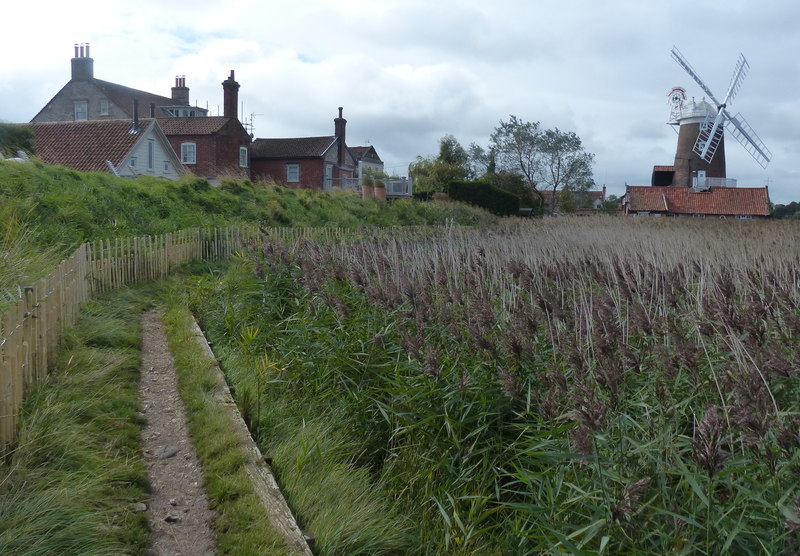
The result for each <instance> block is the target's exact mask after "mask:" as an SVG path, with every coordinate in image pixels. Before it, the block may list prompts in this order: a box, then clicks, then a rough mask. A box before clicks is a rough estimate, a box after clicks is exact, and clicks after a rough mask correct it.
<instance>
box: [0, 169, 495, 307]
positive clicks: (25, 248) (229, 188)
mask: <svg viewBox="0 0 800 556" xmlns="http://www.w3.org/2000/svg"><path fill="white" fill-rule="evenodd" d="M448 219H450V220H451V221H453V222H455V223H458V224H481V223H489V222H493V221H495V220H496V219H495V218H494V217H493V216H491V215H490V214H489V213H487V212H485V211H483V210H479V209H475V208H473V207H470V206H468V205H464V204H461V203H435V202H434V203H419V202H413V201H409V200H404V201H396V202H389V203H381V202H378V201H375V200H369V201H362V200H360V199H359V198H357V197H356V196H355V195H353V194H350V193H341V192H339V193H337V192H334V193H315V192H311V191H306V190H292V189H286V188H283V187H277V186H273V185H266V184H253V183H251V182H249V181H234V180H223V183H222V185H221V186H219V187H212V186H210V185H209V183H208V182H207V181H206V180H204V179H199V178H195V177H191V176H188V177H186V178H184V179H183V180H181V181H179V182H170V181H166V180H161V179H152V178H145V177H142V178H139V179H136V180H125V179H121V178H116V177H114V176H112V175H110V174H104V173H88V174H87V173H82V172H76V171H74V170H67V169H64V168H59V167H54V166H47V165H44V164H41V163H39V162H36V161H34V162H32V163H24V164H23V163H17V162H2V161H0V249H1V250H2V251H1V252H0V253H1V254H0V261H2V264H0V309H1V308H2V302H3V299H4V298H5V299H6V300H7V299H8V297H9V296H12V297H13V295H14V293H13V290H14V288H15V287H16V286H18V285H19V284H21V283H26V282H31V281H33V279H32V278H34V277H38V276H40V275H41V274H42V273H43V272H44V271H45V270H46V269H47V268H48V267H50V266H52V265H54V264H55V263H56V262H58V261H59V260H60V259H61V258H62V257H63V256H64V255H66V254H68V253H69V252H70V251H71V250H72V249H74V248H75V247H76V246H78V245H79V244H81V243H83V242H85V241H90V240H96V239H108V238H115V237H130V236H141V235H155V234H160V233H165V232H171V231H175V230H181V229H187V228H194V227H227V226H232V225H261V226H264V227H270V226H291V227H308V226H337V227H351V228H356V227H361V226H367V227H372V226H404V225H412V224H417V225H419V224H435V223H443V222H445V221H446V220H448Z"/></svg>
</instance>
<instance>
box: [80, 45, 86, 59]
mask: <svg viewBox="0 0 800 556" xmlns="http://www.w3.org/2000/svg"><path fill="white" fill-rule="evenodd" d="M84 57H85V56H84V55H83V45H81V55H80V56H79V58H84Z"/></svg>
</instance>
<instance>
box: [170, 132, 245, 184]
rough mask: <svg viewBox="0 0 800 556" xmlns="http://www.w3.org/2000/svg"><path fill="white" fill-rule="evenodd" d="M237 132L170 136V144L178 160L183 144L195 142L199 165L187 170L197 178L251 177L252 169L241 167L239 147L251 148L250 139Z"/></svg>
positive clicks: (192, 165)
mask: <svg viewBox="0 0 800 556" xmlns="http://www.w3.org/2000/svg"><path fill="white" fill-rule="evenodd" d="M238 135H239V134H238V133H236V130H235V129H234V130H228V129H227V128H223V129H222V130H221V131H220V132H219V133H216V134H214V135H170V136H169V142H170V144H171V145H172V148H173V149H174V150H175V153H176V154H177V155H178V158H179V159H180V157H181V143H184V142H187V141H188V142H193V143H194V144H195V145H196V147H197V163H196V164H186V165H185V166H186V168H188V169H189V171H190V172H192V173H193V174H195V175H197V176H201V177H205V178H214V177H217V176H219V175H220V174H244V175H246V176H247V177H250V175H251V174H250V168H242V167H240V166H239V147H240V146H241V147H249V137H247V138H246V140H245V138H242V137H238Z"/></svg>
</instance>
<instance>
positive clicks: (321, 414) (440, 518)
mask: <svg viewBox="0 0 800 556" xmlns="http://www.w3.org/2000/svg"><path fill="white" fill-rule="evenodd" d="M799 236H800V228H798V227H797V226H796V225H794V224H793V223H783V222H780V223H770V222H761V223H759V222H745V223H740V222H697V221H679V220H671V221H666V220H663V221H659V220H638V219H630V220H628V219H626V220H622V219H615V218H608V219H577V220H571V219H563V220H546V221H542V222H535V223H528V224H520V225H516V224H514V225H512V224H509V225H506V226H504V227H500V228H497V229H495V230H494V231H491V232H486V231H485V230H468V229H460V228H450V229H449V230H448V231H447V232H446V233H445V235H444V237H429V238H422V239H420V238H419V237H409V238H405V237H403V236H402V235H397V236H395V237H393V238H388V239H377V238H370V239H365V240H362V241H355V242H349V243H346V244H345V243H343V244H330V243H328V244H324V245H321V244H319V243H316V242H312V241H302V242H298V243H295V244H293V245H290V246H284V245H280V244H277V243H270V244H267V245H265V246H264V248H263V249H262V252H261V253H260V254H259V256H258V257H256V259H255V260H254V262H253V265H252V267H251V274H250V275H249V276H248V275H247V274H246V272H244V271H243V270H242V269H241V267H240V268H239V270H238V271H235V270H234V271H232V272H231V274H230V275H229V277H228V278H226V279H225V280H223V281H222V282H220V283H218V284H214V285H211V284H209V285H206V286H205V289H204V290H203V289H201V291H204V292H205V293H201V294H198V296H199V297H198V299H202V300H203V303H202V304H201V303H196V309H197V310H198V311H200V312H201V313H203V314H204V315H205V317H204V322H205V325H206V326H207V327H208V328H209V331H210V333H211V334H212V336H213V337H214V339H215V341H216V342H217V344H218V345H221V346H222V345H227V346H228V349H229V350H235V351H236V352H238V353H240V354H241V357H243V358H245V359H247V358H250V359H251V363H250V371H249V374H250V376H251V378H250V379H249V386H248V389H249V393H248V394H247V399H246V400H245V401H246V402H247V404H248V405H249V406H250V407H251V409H250V413H251V414H252V415H255V416H256V417H255V421H256V428H257V430H258V431H259V433H260V435H261V439H262V442H263V444H264V449H265V450H266V451H267V453H269V452H270V451H271V450H275V448H274V445H273V442H275V440H274V438H275V437H279V436H280V435H281V434H285V433H279V432H278V431H280V430H281V429H280V425H279V424H276V423H275V422H273V421H272V419H271V418H270V417H269V414H270V412H269V409H268V408H270V407H272V404H273V403H275V400H281V402H280V403H281V404H289V405H290V407H291V408H292V412H293V414H294V415H296V417H295V420H294V422H295V423H296V425H295V430H296V432H295V434H296V435H297V436H296V438H301V432H300V431H301V430H302V428H303V426H304V424H306V425H307V424H308V423H317V422H318V421H320V420H323V421H324V420H327V421H329V422H330V423H332V424H335V429H334V430H336V431H337V432H336V438H337V439H338V442H339V443H340V444H341V445H346V446H350V448H348V449H346V450H342V451H343V452H344V453H345V454H346V456H347V461H348V463H349V465H351V466H352V469H353V473H354V474H357V473H359V472H361V471H359V470H364V471H365V472H366V473H368V475H369V476H370V477H371V478H372V481H373V484H375V485H376V487H375V488H376V489H378V491H377V492H381V493H386V492H392V493H393V500H394V503H395V504H397V505H398V507H399V508H401V509H402V511H403V513H404V514H405V515H406V516H407V517H409V518H411V523H412V524H413V525H414V527H413V528H412V529H411V530H410V531H409V534H411V535H412V536H413V539H414V541H413V543H412V546H413V548H412V549H409V552H414V553H420V554H434V553H465V554H467V553H476V552H480V553H526V552H531V551H573V552H580V551H588V552H598V551H599V552H603V551H604V552H609V553H617V552H652V553H667V552H698V553H718V552H736V553H749V552H760V551H766V552H787V551H791V550H796V549H797V548H798V544H797V542H798V538H797V529H798V521H799V520H800V518H798V516H797V513H796V512H797V507H796V505H797V502H796V501H795V499H796V498H797V496H798V493H797V486H796V484H797V479H798V469H800V467H798V464H799V463H800V437H798V433H797V431H798V424H800V411H799V409H800V407H799V405H800V403H799V402H798V399H800V398H798V394H800V390H799V389H798V376H797V368H798V354H797V343H796V341H795V340H794V339H793V338H796V337H797V336H798V334H800V313H799V312H798V304H799V303H800V291H798V288H799V287H800V286H798V276H797V273H798V270H797V269H798V268H800V266H799V265H798V263H800V261H799V260H798V252H797V249H796V245H797V243H798V239H800V237H799ZM211 290H213V291H214V293H215V295H217V296H219V302H218V303H213V304H212V303H208V302H207V300H208V298H209V295H208V293H209V291H211ZM254 331H258V333H257V334H256V333H254ZM264 358H266V359H265V360H266V361H268V364H259V363H258V361H259V360H264ZM259 365H260V366H259ZM258 369H260V370H258ZM243 374H245V375H246V374H247V371H245V372H244V373H243ZM241 380H243V381H245V379H244V378H242V379H241ZM259 415H260V417H258V416H259ZM264 415H267V417H264ZM296 444H302V443H301V442H296ZM353 446H358V447H359V450H354V449H353V448H352V447H353ZM275 451H276V453H280V451H279V450H275ZM299 454H300V455H302V452H301V453H299ZM335 454H336V451H335V450H334V453H333V455H324V454H318V456H317V457H320V458H322V460H323V461H326V460H330V461H336V455H335ZM300 455H298V451H297V450H294V451H293V452H291V453H289V454H282V455H281V456H280V458H279V461H277V463H276V466H277V467H278V469H281V468H285V469H289V468H291V467H293V466H297V465H298V464H297V461H298V457H300ZM289 490H290V491H291V489H289ZM290 496H291V495H290ZM301 515H302V511H301ZM329 553H335V550H334V551H331V552H329Z"/></svg>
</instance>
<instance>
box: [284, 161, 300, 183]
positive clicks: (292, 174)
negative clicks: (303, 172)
mask: <svg viewBox="0 0 800 556" xmlns="http://www.w3.org/2000/svg"><path fill="white" fill-rule="evenodd" d="M299 181H300V165H299V164H297V163H295V162H293V163H291V164H287V165H286V182H287V183H297V182H299Z"/></svg>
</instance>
